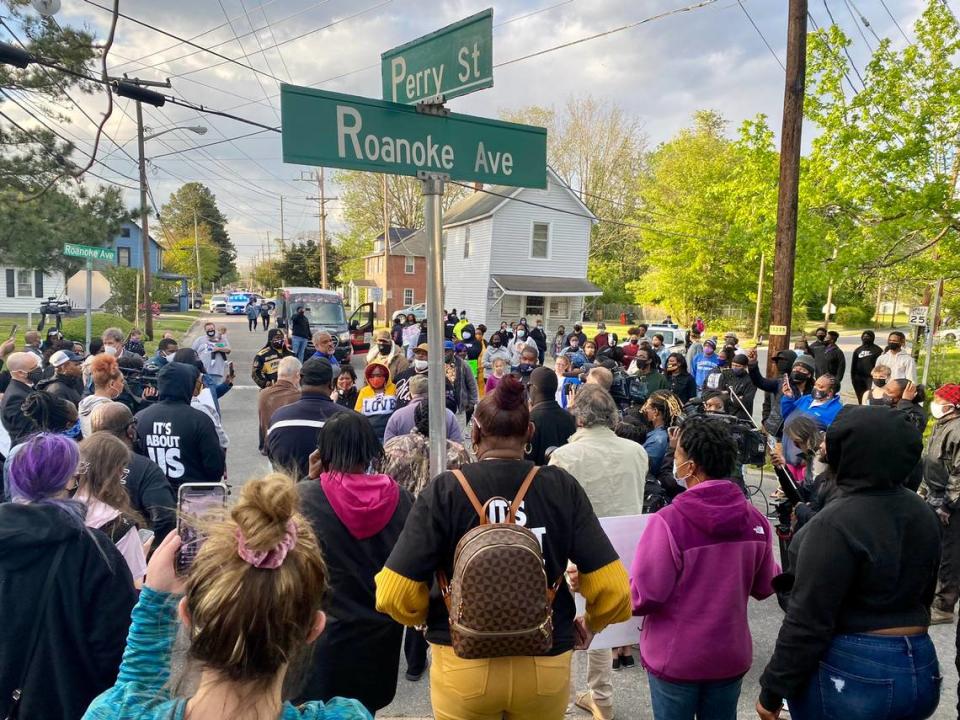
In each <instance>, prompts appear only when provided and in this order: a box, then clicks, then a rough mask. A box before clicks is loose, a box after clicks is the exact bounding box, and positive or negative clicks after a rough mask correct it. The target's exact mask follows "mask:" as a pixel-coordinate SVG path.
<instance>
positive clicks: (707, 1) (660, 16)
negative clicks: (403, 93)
mask: <svg viewBox="0 0 960 720" xmlns="http://www.w3.org/2000/svg"><path fill="white" fill-rule="evenodd" d="M86 2H90V0H86ZM716 2H717V0H702V2H699V3H696V4H694V5H686V6H684V7H679V8H674V9H673V10H667V11H665V12H662V13H658V14H656V15H651V16H650V17H647V18H644V19H643V20H637V21H636V22H632V23H627V24H626V25H621V26H619V27H615V28H611V29H610V30H604V31H603V32H599V33H594V34H593V35H587V36H586V37H582V38H578V39H577V40H570V41H569V42H565V43H560V44H559V45H554V46H553V47H549V48H544V49H543V50H537V51H536V52H532V53H528V54H527V55H521V56H520V57H516V58H513V59H511V60H505V61H503V62H500V63H496V64H494V67H495V68H497V67H504V66H505V65H512V64H513V63H518V62H520V61H521V60H529V59H530V58H534V57H539V56H540V55H546V54H547V53H552V52H554V51H556V50H562V49H563V48H568V47H572V46H574V45H580V44H581V43H585V42H589V41H591V40H596V39H598V38H602V37H607V36H608V35H613V34H614V33H618V32H622V31H624V30H630V29H631V28H635V27H638V26H640V25H645V24H646V23H649V22H653V21H654V20H662V19H663V18H665V17H670V16H671V15H678V14H680V13H685V12H693V11H694V10H699V9H700V8H703V7H706V6H708V5H713V4H714V3H716Z"/></svg>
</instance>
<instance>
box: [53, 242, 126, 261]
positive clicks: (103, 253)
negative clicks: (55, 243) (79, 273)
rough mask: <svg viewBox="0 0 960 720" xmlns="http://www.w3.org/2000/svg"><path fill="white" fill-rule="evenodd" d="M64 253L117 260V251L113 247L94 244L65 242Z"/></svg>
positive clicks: (79, 256)
mask: <svg viewBox="0 0 960 720" xmlns="http://www.w3.org/2000/svg"><path fill="white" fill-rule="evenodd" d="M63 254H64V255H66V256H67V257H76V258H86V259H87V260H109V261H110V262H116V260H117V253H116V251H115V250H114V249H113V248H105V247H94V246H93V245H76V244H75V243H64V244H63Z"/></svg>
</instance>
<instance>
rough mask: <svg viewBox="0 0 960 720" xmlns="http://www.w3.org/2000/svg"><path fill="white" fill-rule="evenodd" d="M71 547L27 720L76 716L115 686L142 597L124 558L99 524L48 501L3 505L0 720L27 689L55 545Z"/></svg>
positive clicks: (43, 635)
mask: <svg viewBox="0 0 960 720" xmlns="http://www.w3.org/2000/svg"><path fill="white" fill-rule="evenodd" d="M63 543H66V545H67V547H66V550H65V551H64V553H63V557H62V559H61V561H60V566H59V567H58V569H57V573H56V580H55V581H54V584H53V590H52V591H51V594H50V598H49V600H48V602H47V604H46V607H45V609H44V613H43V618H42V623H41V625H40V634H39V642H38V643H37V650H36V653H35V655H34V657H33V662H32V663H31V667H30V673H29V674H28V675H27V680H26V683H25V685H24V687H23V699H22V701H21V705H20V717H21V718H23V720H31V719H32V718H38V720H39V719H42V720H77V718H79V717H81V716H82V715H83V713H84V711H86V709H87V706H88V705H89V704H90V702H91V701H92V700H93V699H94V698H95V697H96V696H97V695H99V694H100V693H101V692H103V691H104V690H106V689H107V688H109V687H111V686H112V685H113V683H114V681H115V680H116V677H117V668H118V667H119V666H120V658H121V656H122V655H123V648H124V645H125V643H126V638H127V629H128V627H129V625H130V611H131V610H132V609H133V605H134V602H136V592H135V591H134V589H133V578H132V577H130V571H129V570H128V569H127V564H126V563H125V562H124V560H123V556H122V555H120V552H119V551H118V550H117V549H116V547H114V545H113V543H112V542H110V541H109V540H108V539H107V537H106V536H105V535H104V534H103V533H101V532H100V531H99V530H86V529H85V528H84V527H83V526H82V524H81V522H80V520H79V519H74V518H71V517H68V516H67V514H66V511H65V510H63V509H61V508H59V507H56V506H54V505H49V504H30V505H21V504H19V503H12V502H8V503H3V504H2V505H0V617H3V622H2V623H0V717H6V716H7V712H8V711H9V704H10V698H11V694H12V692H13V690H14V689H15V688H16V687H19V685H20V681H21V674H22V672H23V668H24V664H25V663H26V653H27V645H28V644H29V640H30V636H31V633H32V631H33V622H34V619H35V617H36V613H37V604H38V603H39V602H40V595H41V592H42V589H43V585H44V583H45V581H46V577H47V572H48V570H49V569H50V563H51V562H52V561H53V556H54V554H55V552H56V550H57V548H58V547H59V546H60V545H61V544H63Z"/></svg>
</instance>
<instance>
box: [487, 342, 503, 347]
mask: <svg viewBox="0 0 960 720" xmlns="http://www.w3.org/2000/svg"><path fill="white" fill-rule="evenodd" d="M501 345H503V343H501V342H491V343H490V346H491V347H500V346H501Z"/></svg>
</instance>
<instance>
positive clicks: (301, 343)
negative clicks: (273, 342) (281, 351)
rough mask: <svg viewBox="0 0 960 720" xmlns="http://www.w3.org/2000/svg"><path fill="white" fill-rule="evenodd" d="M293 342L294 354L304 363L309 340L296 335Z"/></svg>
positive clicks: (292, 339)
mask: <svg viewBox="0 0 960 720" xmlns="http://www.w3.org/2000/svg"><path fill="white" fill-rule="evenodd" d="M291 341H292V342H293V354H294V355H296V356H297V359H298V360H299V361H300V362H303V354H304V353H305V352H306V350H307V338H303V337H297V336H296V335H294V336H293V338H291Z"/></svg>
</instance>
